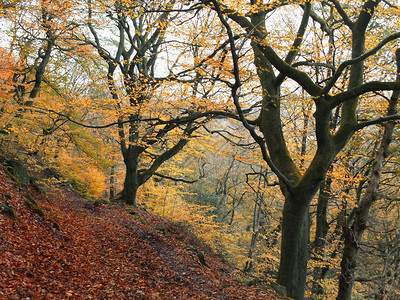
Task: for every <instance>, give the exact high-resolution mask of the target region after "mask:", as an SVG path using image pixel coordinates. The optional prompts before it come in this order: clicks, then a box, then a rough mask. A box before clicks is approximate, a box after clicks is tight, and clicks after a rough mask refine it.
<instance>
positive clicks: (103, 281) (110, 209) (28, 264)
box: [0, 159, 283, 299]
mask: <svg viewBox="0 0 400 300" xmlns="http://www.w3.org/2000/svg"><path fill="white" fill-rule="evenodd" d="M2 161H3V162H4V159H3V160H2ZM32 173H35V174H32ZM29 175H30V176H35V177H36V180H38V179H39V180H40V181H42V182H43V181H45V180H46V179H49V178H51V177H52V174H51V172H49V170H47V173H46V169H44V171H43V170H42V171H40V172H35V171H32V170H31V172H30V174H29ZM11 177H12V176H11ZM11 177H10V172H8V171H7V169H6V167H5V166H3V165H1V164H0V299H283V298H281V297H279V296H275V295H272V294H269V293H266V292H264V291H260V290H259V289H257V288H256V287H249V286H245V285H242V284H240V283H239V282H238V281H237V280H236V279H235V272H237V271H235V269H233V268H232V267H231V266H229V265H228V264H227V263H226V262H224V261H223V259H222V258H221V257H220V256H218V255H216V254H215V253H213V251H211V249H210V248H209V247H208V246H207V245H205V244H203V243H202V242H201V241H199V240H198V239H197V238H196V237H195V236H194V235H193V234H192V233H190V231H189V230H187V229H186V228H185V227H184V226H182V225H180V224H175V223H172V222H170V221H168V220H167V219H165V218H161V217H158V216H155V215H152V214H150V213H148V212H146V211H145V210H142V209H135V208H132V207H128V206H125V207H124V206H121V205H120V204H116V203H105V202H99V201H97V202H96V201H93V200H87V199H83V198H82V197H80V196H79V195H78V194H76V193H75V192H74V191H73V190H72V189H71V188H70V187H69V186H68V185H65V184H64V185H63V184H61V183H58V184H54V183H53V184H50V183H49V184H48V185H44V184H41V185H39V184H37V183H36V184H33V183H32V182H31V183H29V182H28V183H25V184H22V185H21V184H19V183H17V182H18V180H17V182H16V181H15V178H14V179H12V178H11ZM31 181H32V180H31ZM203 254H204V258H205V261H203V259H202V255H203Z"/></svg>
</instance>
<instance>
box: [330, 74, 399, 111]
mask: <svg viewBox="0 0 400 300" xmlns="http://www.w3.org/2000/svg"><path fill="white" fill-rule="evenodd" d="M377 90H380V91H396V90H400V82H398V81H392V82H381V81H371V82H367V83H364V84H361V85H359V86H357V87H355V88H352V89H350V90H347V91H345V92H342V93H340V94H337V95H335V96H331V97H328V99H329V101H330V103H329V108H330V109H333V108H334V107H336V106H338V105H340V104H341V103H344V102H346V101H348V100H351V99H353V98H354V97H358V96H360V95H362V94H365V93H368V92H374V91H377Z"/></svg>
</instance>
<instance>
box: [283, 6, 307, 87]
mask: <svg viewBox="0 0 400 300" xmlns="http://www.w3.org/2000/svg"><path fill="white" fill-rule="evenodd" d="M310 13H311V3H310V2H309V1H307V2H306V3H305V5H304V13H303V17H302V20H301V23H300V26H299V29H298V31H297V35H296V39H295V40H294V42H293V45H292V47H291V49H290V51H289V53H288V54H287V56H286V58H285V62H286V63H288V64H291V63H292V62H293V60H294V58H295V57H296V54H297V53H298V52H299V48H300V45H301V43H302V42H303V37H304V33H305V31H306V28H307V25H308V20H309V19H310ZM284 78H285V75H284V74H282V73H280V74H279V75H278V76H277V78H276V81H277V82H278V84H280V83H281V82H282V81H283V80H284Z"/></svg>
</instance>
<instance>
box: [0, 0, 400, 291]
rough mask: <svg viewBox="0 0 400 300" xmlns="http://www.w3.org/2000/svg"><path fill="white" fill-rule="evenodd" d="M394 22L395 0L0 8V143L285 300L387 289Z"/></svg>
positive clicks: (395, 261)
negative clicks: (153, 216) (151, 221)
mask: <svg viewBox="0 0 400 300" xmlns="http://www.w3.org/2000/svg"><path fill="white" fill-rule="evenodd" d="M399 17H400V7H399V6H398V3H397V1H392V0H390V1H381V0H367V1H352V0H348V1H347V0H346V1H341V0H328V1H308V0H305V1H303V0H301V1H280V0H277V1H269V0H240V1H230V0H190V1H179V0H114V1H109V0H99V1H95V0H93V1H92V0H70V1H50V0H37V1H24V0H12V1H11V0H10V1H1V2H0V19H1V24H2V28H1V30H0V32H1V37H2V43H1V45H0V46H1V48H0V61H1V62H0V80H1V81H0V82H1V85H0V89H1V94H0V135H1V136H0V143H1V151H2V152H3V153H13V154H15V151H16V147H15V145H16V144H17V145H19V147H22V148H23V149H25V151H27V152H29V153H30V155H32V156H35V157H38V158H40V159H41V160H43V161H44V162H46V164H48V165H51V166H52V167H53V168H55V169H57V170H58V171H59V172H60V173H61V174H62V179H60V180H65V181H66V182H68V183H69V184H71V185H72V186H74V187H75V189H77V190H78V191H79V192H80V193H81V194H82V195H84V196H85V197H87V198H95V199H106V200H107V201H119V202H121V203H125V204H127V205H132V206H139V207H144V208H147V209H149V210H151V211H153V212H155V213H157V214H159V215H161V216H163V217H167V218H171V219H172V220H175V221H179V222H183V223H186V224H188V225H189V226H190V227H191V228H192V229H193V230H194V232H195V233H196V234H197V235H198V236H200V237H201V238H203V239H204V240H205V241H206V242H208V243H209V244H210V245H212V247H214V248H215V249H216V250H217V251H218V252H220V253H222V254H223V255H224V256H225V257H226V258H227V259H228V260H229V261H230V262H231V263H232V264H234V265H235V266H236V267H237V268H238V269H240V270H242V271H243V272H245V273H247V274H251V275H252V276H255V277H257V278H259V279H260V280H261V281H263V282H271V283H273V284H274V285H275V286H276V287H277V289H278V290H280V291H281V292H282V293H283V294H286V295H287V296H290V297H292V298H295V299H304V298H312V299H332V298H335V297H336V298H337V299H352V297H353V298H354V297H365V298H376V299H396V298H397V297H399V296H400V294H399V290H400V248H399V245H400V231H399V230H400V227H399V224H400V223H399V222H400V210H399V208H400V207H399V180H398V179H399V175H400V174H399V170H400V168H399V150H400V144H399V129H398V120H400V114H399V113H398V109H397V103H398V98H399V90H400V50H399V49H400V48H399V39H400V24H399V20H400V18H399ZM18 149H19V148H18ZM15 155H16V154H15Z"/></svg>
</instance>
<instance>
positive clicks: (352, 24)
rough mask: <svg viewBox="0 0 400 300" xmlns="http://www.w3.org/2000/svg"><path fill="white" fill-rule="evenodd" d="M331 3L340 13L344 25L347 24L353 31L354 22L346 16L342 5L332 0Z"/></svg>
mask: <svg viewBox="0 0 400 300" xmlns="http://www.w3.org/2000/svg"><path fill="white" fill-rule="evenodd" d="M330 2H332V3H333V5H335V8H336V10H337V12H338V13H339V15H340V16H341V17H342V19H343V22H344V24H346V25H347V26H348V27H349V28H351V29H352V28H353V27H354V22H353V21H352V20H350V18H349V16H348V15H347V14H346V12H345V11H344V9H343V7H342V6H341V5H340V3H339V2H338V1H337V0H330Z"/></svg>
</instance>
